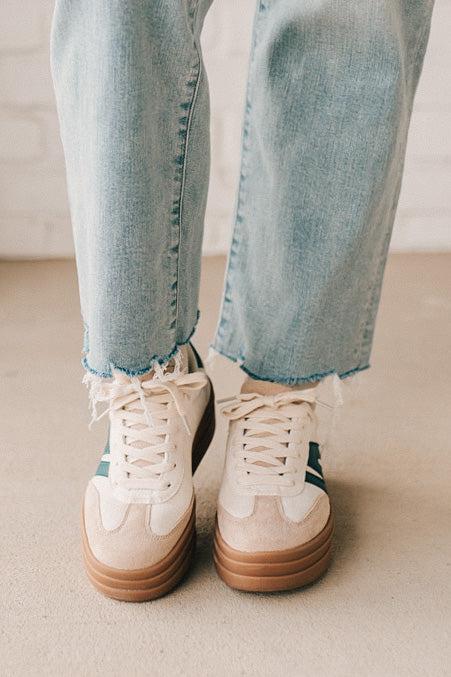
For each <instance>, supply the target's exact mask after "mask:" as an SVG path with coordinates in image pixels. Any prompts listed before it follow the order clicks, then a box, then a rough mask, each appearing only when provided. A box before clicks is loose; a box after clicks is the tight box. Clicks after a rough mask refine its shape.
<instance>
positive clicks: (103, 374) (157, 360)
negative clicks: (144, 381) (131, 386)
mask: <svg viewBox="0 0 451 677" xmlns="http://www.w3.org/2000/svg"><path fill="white" fill-rule="evenodd" d="M199 317H200V313H199V312H198V313H197V318H196V322H195V323H194V327H193V328H192V330H191V332H190V334H189V336H188V338H186V339H185V340H183V341H179V342H178V343H176V344H175V346H174V348H173V349H172V350H171V352H170V353H168V354H167V355H164V356H162V357H161V356H159V355H154V356H153V357H151V359H150V360H149V364H148V365H147V366H146V367H142V368H140V369H127V368H125V367H120V366H117V365H116V364H113V363H112V362H111V363H110V371H98V370H97V369H94V368H93V367H91V365H90V364H89V362H88V358H87V356H86V355H85V356H84V357H83V359H82V360H81V363H82V365H83V367H84V368H85V369H86V371H87V372H88V373H90V374H93V375H94V376H97V377H99V378H112V377H113V371H119V372H121V373H122V374H126V375H127V376H130V377H132V376H143V375H144V374H147V373H148V372H150V371H152V369H153V368H154V365H155V364H161V365H163V364H166V363H167V362H169V360H171V359H172V358H173V357H174V356H175V355H176V354H177V353H178V351H179V350H180V348H181V347H182V346H186V344H187V343H189V342H190V341H191V339H192V337H193V334H194V332H195V331H196V329H197V323H198V322H199Z"/></svg>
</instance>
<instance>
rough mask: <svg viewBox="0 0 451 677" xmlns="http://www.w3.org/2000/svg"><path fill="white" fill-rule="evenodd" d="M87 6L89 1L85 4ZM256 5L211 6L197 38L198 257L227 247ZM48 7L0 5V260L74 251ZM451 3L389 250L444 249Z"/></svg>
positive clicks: (449, 201) (449, 175)
mask: <svg viewBox="0 0 451 677" xmlns="http://www.w3.org/2000/svg"><path fill="white" fill-rule="evenodd" d="M93 1H94V0H93ZM254 2H255V0H215V2H214V4H213V8H212V9H211V11H210V14H209V16H208V17H207V23H206V28H205V32H204V36H203V40H204V51H205V60H206V63H207V69H208V72H209V79H210V87H211V93H212V111H213V115H212V139H213V149H214V150H213V155H214V157H213V167H212V178H211V189H210V197H209V204H208V212H207V230H206V236H205V250H206V252H222V251H225V250H226V248H227V244H228V241H229V236H230V235H229V233H230V223H231V219H232V208H233V203H234V193H235V185H236V178H237V173H238V160H239V141H240V124H241V113H242V108H243V105H242V100H243V88H244V76H245V73H246V69H247V65H246V56H247V51H248V43H249V34H250V25H251V19H252V14H253V8H254ZM52 8H53V0H1V4H0V26H1V31H0V256H7V257H16V256H21V257H30V256H33V257H34V256H36V257H50V256H66V255H71V254H72V240H71V235H70V226H69V218H68V210H67V202H66V191H65V181H64V168H63V158H62V152H61V147H60V143H59V138H58V131H57V120H56V114H55V109H54V102H53V93H52V85H51V80H50V75H49V67H48V34H49V26H50V19H51V13H52ZM450 31H451V0H436V9H435V17H434V24H433V32H432V37H431V43H430V47H429V53H428V56H427V61H426V64H425V69H424V74H423V78H422V82H421V84H420V89H419V92H418V96H417V99H416V105H415V112H414V117H413V124H412V129H411V134H410V140H409V150H408V159H407V166H406V174H405V180H404V185H403V191H402V197H401V204H400V209H399V211H398V219H397V225H396V229H395V234H394V238H393V247H396V248H398V249H420V250H421V249H451V190H450V189H449V187H450V185H451V87H450V86H449V83H450V69H449V64H450V63H451V41H450V40H449V35H450Z"/></svg>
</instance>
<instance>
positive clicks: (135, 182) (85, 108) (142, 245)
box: [51, 0, 210, 376]
mask: <svg viewBox="0 0 451 677" xmlns="http://www.w3.org/2000/svg"><path fill="white" fill-rule="evenodd" d="M209 4H210V0H57V2H56V7H55V14H54V22H53V30H52V45H51V46H52V49H51V53H52V71H53V77H54V83H55V92H56V98H57V105H58V112H59V117H60V126H61V136H62V141H63V146H64V151H65V157H66V166H67V179H68V190H69V198H70V206H71V215H72V222H73V230H74V240H75V249H76V257H77V267H78V276H79V286H80V297H81V307H82V315H83V320H84V323H85V330H86V334H85V345H84V349H85V352H86V356H85V361H84V362H85V366H86V367H87V368H88V369H89V370H90V371H92V372H93V373H96V374H98V375H101V376H111V370H112V368H116V369H119V370H123V371H125V372H126V373H129V374H139V373H143V372H145V371H147V370H149V369H150V368H151V367H152V364H153V362H154V361H155V360H158V361H160V362H163V361H165V360H166V359H168V358H169V357H170V356H171V354H173V353H174V352H175V351H176V349H177V347H178V345H180V344H182V343H185V342H186V341H187V340H188V339H189V337H190V335H191V333H192V332H193V329H194V326H195V323H196V319H197V297H198V286H199V271H200V250H201V239H202V231H203V220H204V210H205V202H206V195H207V185H208V171H209V134H208V129H209V119H208V117H209V111H208V105H209V104H208V88H207V80H206V77H205V73H204V70H203V66H202V58H201V54H200V46H199V34H200V30H201V26H202V22H203V19H204V15H205V13H206V10H207V8H208V5H209Z"/></svg>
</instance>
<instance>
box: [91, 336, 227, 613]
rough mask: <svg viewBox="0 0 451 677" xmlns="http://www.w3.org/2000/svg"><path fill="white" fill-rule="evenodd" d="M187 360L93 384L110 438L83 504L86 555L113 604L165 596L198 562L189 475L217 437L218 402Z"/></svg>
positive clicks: (190, 354) (184, 355) (196, 365)
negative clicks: (145, 376)
mask: <svg viewBox="0 0 451 677" xmlns="http://www.w3.org/2000/svg"><path fill="white" fill-rule="evenodd" d="M180 355H181V358H180V357H179V358H178V360H177V364H175V366H174V364H172V366H171V367H170V368H169V373H168V369H165V370H164V371H163V369H162V368H161V367H159V366H157V367H156V369H155V373H154V374H153V375H152V376H153V378H151V379H150V380H143V379H142V378H137V377H136V378H135V377H134V378H129V377H128V376H125V375H123V374H117V375H116V376H115V378H114V380H113V381H112V382H111V383H109V382H107V381H105V380H96V379H90V380H91V397H92V399H93V401H94V403H95V402H102V401H103V402H106V403H107V409H106V411H104V412H103V414H106V413H108V414H109V419H110V432H109V441H108V443H107V446H106V449H105V451H104V453H103V456H102V459H101V462H100V465H99V467H98V469H97V472H96V474H95V476H94V477H93V478H92V479H91V480H90V482H89V484H88V487H87V490H86V494H85V500H84V506H83V519H82V535H83V552H84V559H85V564H86V569H87V573H88V576H89V578H90V580H91V582H92V583H93V584H94V586H95V587H96V588H97V589H98V590H99V591H100V592H102V593H103V594H105V595H107V596H108V597H113V598H115V599H119V600H125V601H133V602H139V601H145V600H150V599H154V598H156V597H160V596H162V595H164V594H166V593H167V592H169V591H170V590H171V589H172V588H173V587H174V586H175V585H176V584H177V583H178V582H179V580H180V579H181V578H182V576H183V575H184V574H185V572H186V571H187V569H188V567H189V564H190V561H191V558H192V555H193V552H194V547H195V499H194V491H193V481H192V474H193V473H194V471H195V470H196V468H197V466H198V465H199V463H200V461H201V459H202V457H203V455H204V454H205V452H206V450H207V448H208V446H209V444H210V441H211V439H212V437H213V433H214V427H215V419H214V395H213V388H212V386H211V383H210V380H209V379H208V377H207V375H206V373H205V371H204V369H203V368H202V364H201V362H200V359H199V358H198V356H197V354H196V353H195V352H194V351H193V349H192V348H191V347H190V346H189V347H184V348H183V349H182V351H181V353H180ZM171 368H172V372H171V371H170V369H171ZM103 414H102V415H103ZM98 418H100V417H98Z"/></svg>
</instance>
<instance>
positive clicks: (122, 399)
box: [85, 371, 208, 490]
mask: <svg viewBox="0 0 451 677" xmlns="http://www.w3.org/2000/svg"><path fill="white" fill-rule="evenodd" d="M207 382H208V381H207V377H206V375H205V373H204V372H194V373H192V374H182V375H177V374H173V373H163V372H162V371H160V372H157V375H156V376H155V377H154V378H153V379H152V380H148V381H141V380H140V379H139V378H138V377H132V378H130V379H129V380H128V381H127V382H125V383H120V382H117V381H113V382H108V381H105V380H104V379H98V380H96V379H92V378H91V377H88V378H86V379H85V383H88V385H89V386H90V399H91V406H92V420H91V423H92V422H94V421H98V420H100V419H101V418H103V417H104V416H106V415H107V414H111V417H112V418H113V419H115V420H116V421H119V423H120V426H121V433H122V442H121V444H120V449H115V456H116V459H115V461H114V462H115V463H118V464H119V465H120V466H121V470H122V471H123V472H125V473H126V475H125V476H126V477H127V484H128V485H129V488H139V489H156V490H161V489H164V488H165V487H167V484H166V483H165V478H164V475H165V473H167V472H168V471H170V470H172V469H173V468H174V467H175V464H174V463H172V462H171V463H169V462H168V460H167V459H168V454H169V452H170V451H172V450H173V449H172V445H171V442H170V441H169V440H168V439H167V434H168V422H169V404H170V403H171V402H173V403H174V405H175V408H176V410H177V412H178V414H179V416H180V418H181V419H182V421H183V424H184V426H185V429H186V431H187V433H188V434H189V435H191V434H192V433H191V430H190V428H189V424H188V419H187V416H186V412H185V409H184V405H185V401H186V399H187V396H188V394H189V393H190V392H193V391H195V390H200V389H201V388H203V387H205V386H206V384H207ZM101 402H107V403H108V406H107V407H106V409H104V411H102V413H100V414H98V413H97V406H96V405H97V404H98V403H101ZM118 451H119V455H120V457H121V460H117V452H118ZM102 460H103V461H112V458H111V455H104V456H103V457H102ZM133 480H134V481H133Z"/></svg>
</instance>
